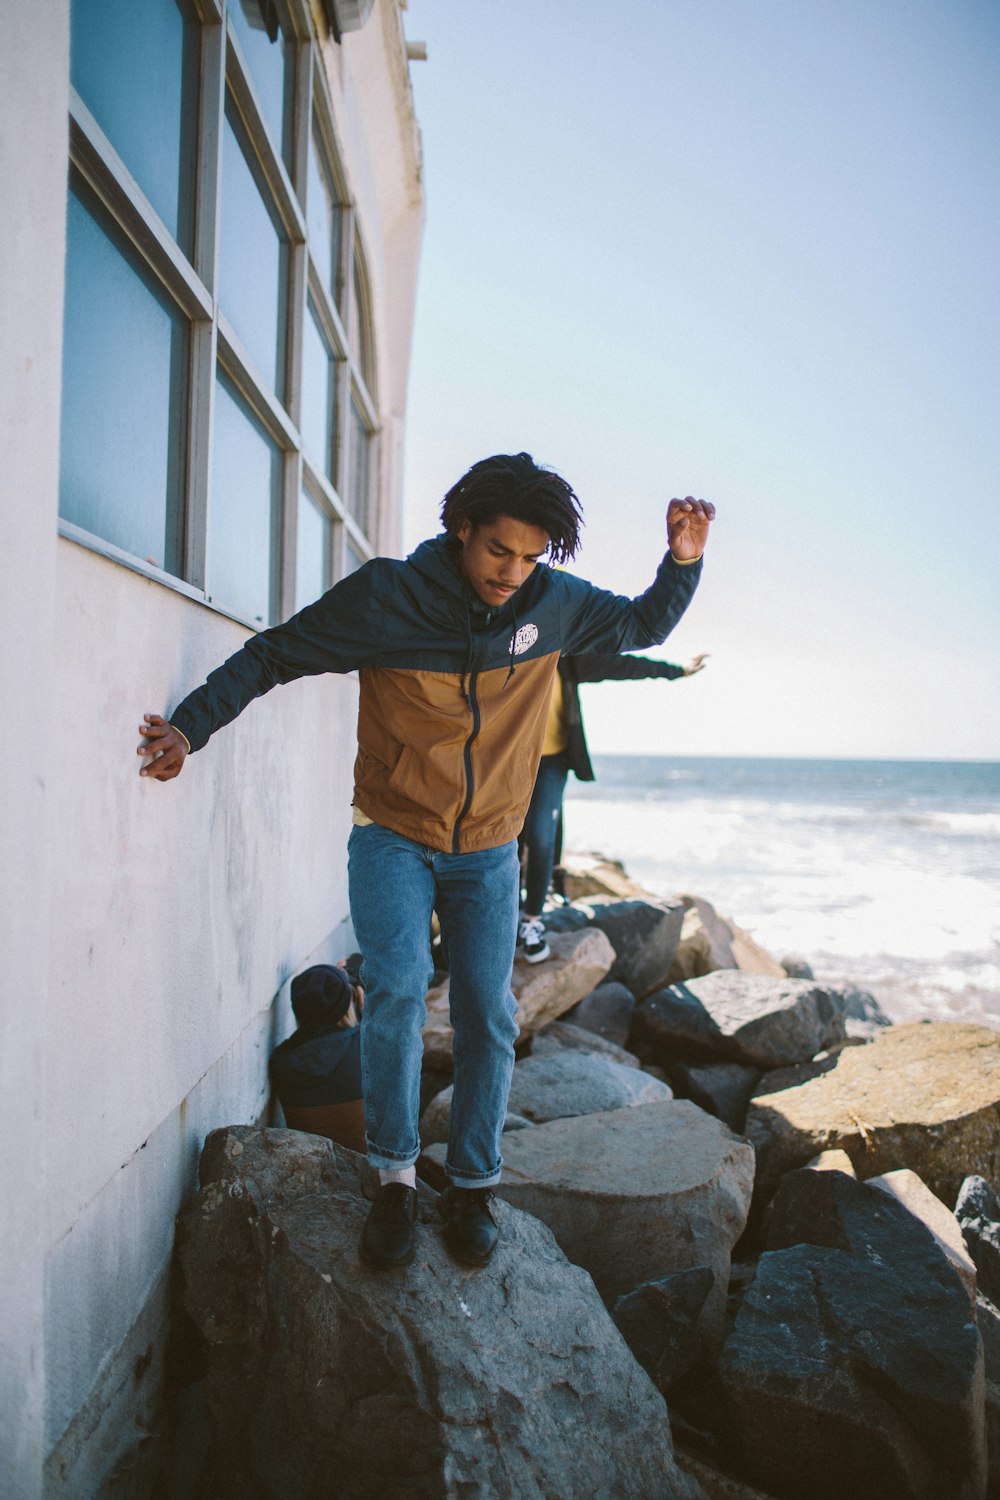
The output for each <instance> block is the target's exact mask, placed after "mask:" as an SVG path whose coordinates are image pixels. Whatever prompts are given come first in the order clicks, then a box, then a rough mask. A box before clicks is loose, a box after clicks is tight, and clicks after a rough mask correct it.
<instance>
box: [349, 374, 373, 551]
mask: <svg viewBox="0 0 1000 1500" xmlns="http://www.w3.org/2000/svg"><path fill="white" fill-rule="evenodd" d="M370 453H371V436H370V434H369V432H368V428H367V427H366V426H365V421H364V418H363V417H362V415H361V412H360V410H359V408H358V405H357V403H356V402H355V400H354V397H353V396H352V397H351V436H350V443H349V449H348V464H347V507H348V509H349V510H350V512H351V515H352V516H353V517H354V518H355V520H356V521H357V522H358V525H359V526H360V527H361V529H362V531H367V530H368V529H369V522H370V518H369V514H368V511H369V493H370V482H371V474H370V463H369V457H370Z"/></svg>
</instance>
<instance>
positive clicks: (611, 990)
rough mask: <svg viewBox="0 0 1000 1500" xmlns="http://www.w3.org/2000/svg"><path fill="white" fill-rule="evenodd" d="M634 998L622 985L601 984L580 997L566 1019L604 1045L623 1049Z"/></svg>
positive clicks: (630, 1021)
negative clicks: (604, 1042) (590, 1033)
mask: <svg viewBox="0 0 1000 1500" xmlns="http://www.w3.org/2000/svg"><path fill="white" fill-rule="evenodd" d="M634 1009H635V996H634V995H633V993H632V991H631V990H629V989H626V987H625V985H623V984H616V983H613V982H607V981H606V982H605V983H604V984H599V985H598V986H597V987H596V989H593V990H591V992H590V994H589V995H584V997H583V999H582V1000H581V1001H580V1003H579V1005H575V1006H574V1007H573V1009H572V1010H571V1011H570V1012H569V1014H568V1015H567V1017H566V1019H567V1020H568V1021H572V1023H573V1025H574V1026H582V1027H583V1029H584V1030H585V1031H593V1032H595V1033H596V1034H597V1035H598V1036H599V1037H602V1038H603V1039H604V1041H606V1042H614V1043H615V1045H616V1046H617V1047H624V1045H625V1043H626V1042H627V1041H628V1034H629V1028H630V1027H631V1025H632V1012H633V1010H634Z"/></svg>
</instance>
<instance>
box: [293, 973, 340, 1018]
mask: <svg viewBox="0 0 1000 1500" xmlns="http://www.w3.org/2000/svg"><path fill="white" fill-rule="evenodd" d="M353 999H354V990H353V988H352V986H351V981H350V980H349V979H348V977H347V975H346V974H345V973H344V971H343V969H337V968H334V966H333V965H332V964H315V965H314V966H313V968H311V969H306V971H305V973H304V974H296V976H295V978H294V979H293V980H292V1010H293V1011H294V1012H295V1019H296V1021H298V1023H299V1025H300V1026H335V1025H336V1023H337V1022H338V1021H340V1020H342V1019H343V1017H344V1016H346V1014H347V1007H348V1006H349V1005H350V1003H351V1001H352V1000H353Z"/></svg>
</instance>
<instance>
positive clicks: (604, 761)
mask: <svg viewBox="0 0 1000 1500" xmlns="http://www.w3.org/2000/svg"><path fill="white" fill-rule="evenodd" d="M594 769H595V771H596V773H597V780H596V781H595V782H593V783H591V784H588V783H582V782H578V781H576V780H575V778H574V777H572V776H570V778H569V782H568V784H567V789H566V803H565V824H566V832H565V846H566V848H567V849H568V850H573V851H579V852H584V851H586V852H597V853H601V854H605V855H607V856H609V857H611V858H615V859H621V860H622V861H623V862H624V864H625V866H626V869H627V870H628V871H629V873H630V874H631V875H632V876H633V877H634V878H635V879H636V880H639V881H641V882H642V884H644V885H646V886H647V887H648V888H649V889H650V890H652V891H654V892H656V893H657V894H659V895H664V896H666V895H671V894H674V893H678V892H691V893H692V894H694V895H698V896H703V897H705V898H706V899H707V900H708V901H710V902H711V903H712V905H713V906H714V907H715V908H716V910H717V911H719V912H720V913H721V914H723V915H724V916H727V917H731V918H733V919H734V920H735V921H736V922H737V923H738V924H739V925H740V926H741V927H744V928H746V929H748V930H749V931H750V932H751V933H752V934H753V935H754V937H755V938H756V939H757V940H758V941H759V942H760V943H762V944H763V945H764V947H766V948H768V949H769V950H770V951H771V952H772V953H774V954H775V955H776V957H778V958H782V957H784V956H785V955H786V954H789V953H795V954H799V955H801V956H802V957H804V958H805V959H807V960H808V962H809V963H810V964H811V965H812V967H813V971H814V973H815V974H816V976H817V978H823V979H835V978H849V979H851V980H853V981H856V982H857V983H859V984H860V985H862V986H863V987H864V988H866V989H868V990H870V991H871V992H872V993H873V994H874V995H875V996H876V997H877V999H878V1000H880V1001H881V1003H882V1004H883V1006H884V1007H885V1009H886V1010H887V1012H888V1013H889V1015H890V1016H891V1017H892V1018H893V1019H894V1020H896V1021H904V1020H915V1019H923V1018H925V1017H930V1018H933V1019H941V1020H962V1021H975V1022H979V1023H981V1024H986V1025H990V1026H993V1027H996V1028H998V1029H1000V762H965V761H947V762H930V761H845V760H778V759H756V758H739V759H737V758H728V757H705V758H701V759H699V758H695V757H681V756H638V755H636V756H630V755H602V756H595V757H594Z"/></svg>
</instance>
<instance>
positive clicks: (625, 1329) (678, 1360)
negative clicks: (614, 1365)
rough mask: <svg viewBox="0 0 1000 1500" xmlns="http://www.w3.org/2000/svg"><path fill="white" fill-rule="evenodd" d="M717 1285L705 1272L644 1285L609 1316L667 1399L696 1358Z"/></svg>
mask: <svg viewBox="0 0 1000 1500" xmlns="http://www.w3.org/2000/svg"><path fill="white" fill-rule="evenodd" d="M714 1284H715V1277H714V1276H713V1275H712V1271H711V1268H710V1267H709V1266H692V1267H691V1268H690V1269H689V1270H687V1271H677V1272H676V1273H675V1274H674V1275H673V1276H664V1277H663V1278H662V1279H661V1280H660V1281H648V1282H646V1284H645V1286H639V1287H636V1289H635V1291H634V1292H629V1293H627V1295H626V1296H624V1297H619V1298H618V1301H617V1302H616V1303H615V1305H614V1308H613V1310H612V1312H613V1316H614V1320H615V1323H616V1325H617V1327H618V1331H619V1333H620V1334H621V1336H622V1338H623V1339H624V1340H625V1342H626V1344H628V1346H629V1348H630V1349H631V1350H632V1353H633V1354H634V1355H635V1357H636V1359H637V1360H638V1361H639V1363H640V1364H641V1365H642V1368H643V1369H644V1370H645V1371H646V1374H647V1375H648V1376H649V1378H650V1380H652V1382H653V1384H654V1385H655V1386H656V1387H657V1388H658V1389H659V1390H661V1391H662V1392H663V1394H664V1395H665V1396H666V1395H668V1394H669V1392H670V1389H671V1387H672V1386H674V1385H676V1383H677V1382H678V1380H680V1379H681V1377H682V1376H684V1375H686V1374H687V1372H688V1370H689V1369H690V1368H691V1366H692V1365H693V1364H694V1362H695V1359H696V1358H697V1356H698V1346H699V1339H698V1319H699V1317H700V1316H701V1311H702V1308H703V1307H704V1306H705V1301H706V1298H707V1297H708V1295H709V1293H710V1292H711V1290H712V1287H713V1285H714Z"/></svg>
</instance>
